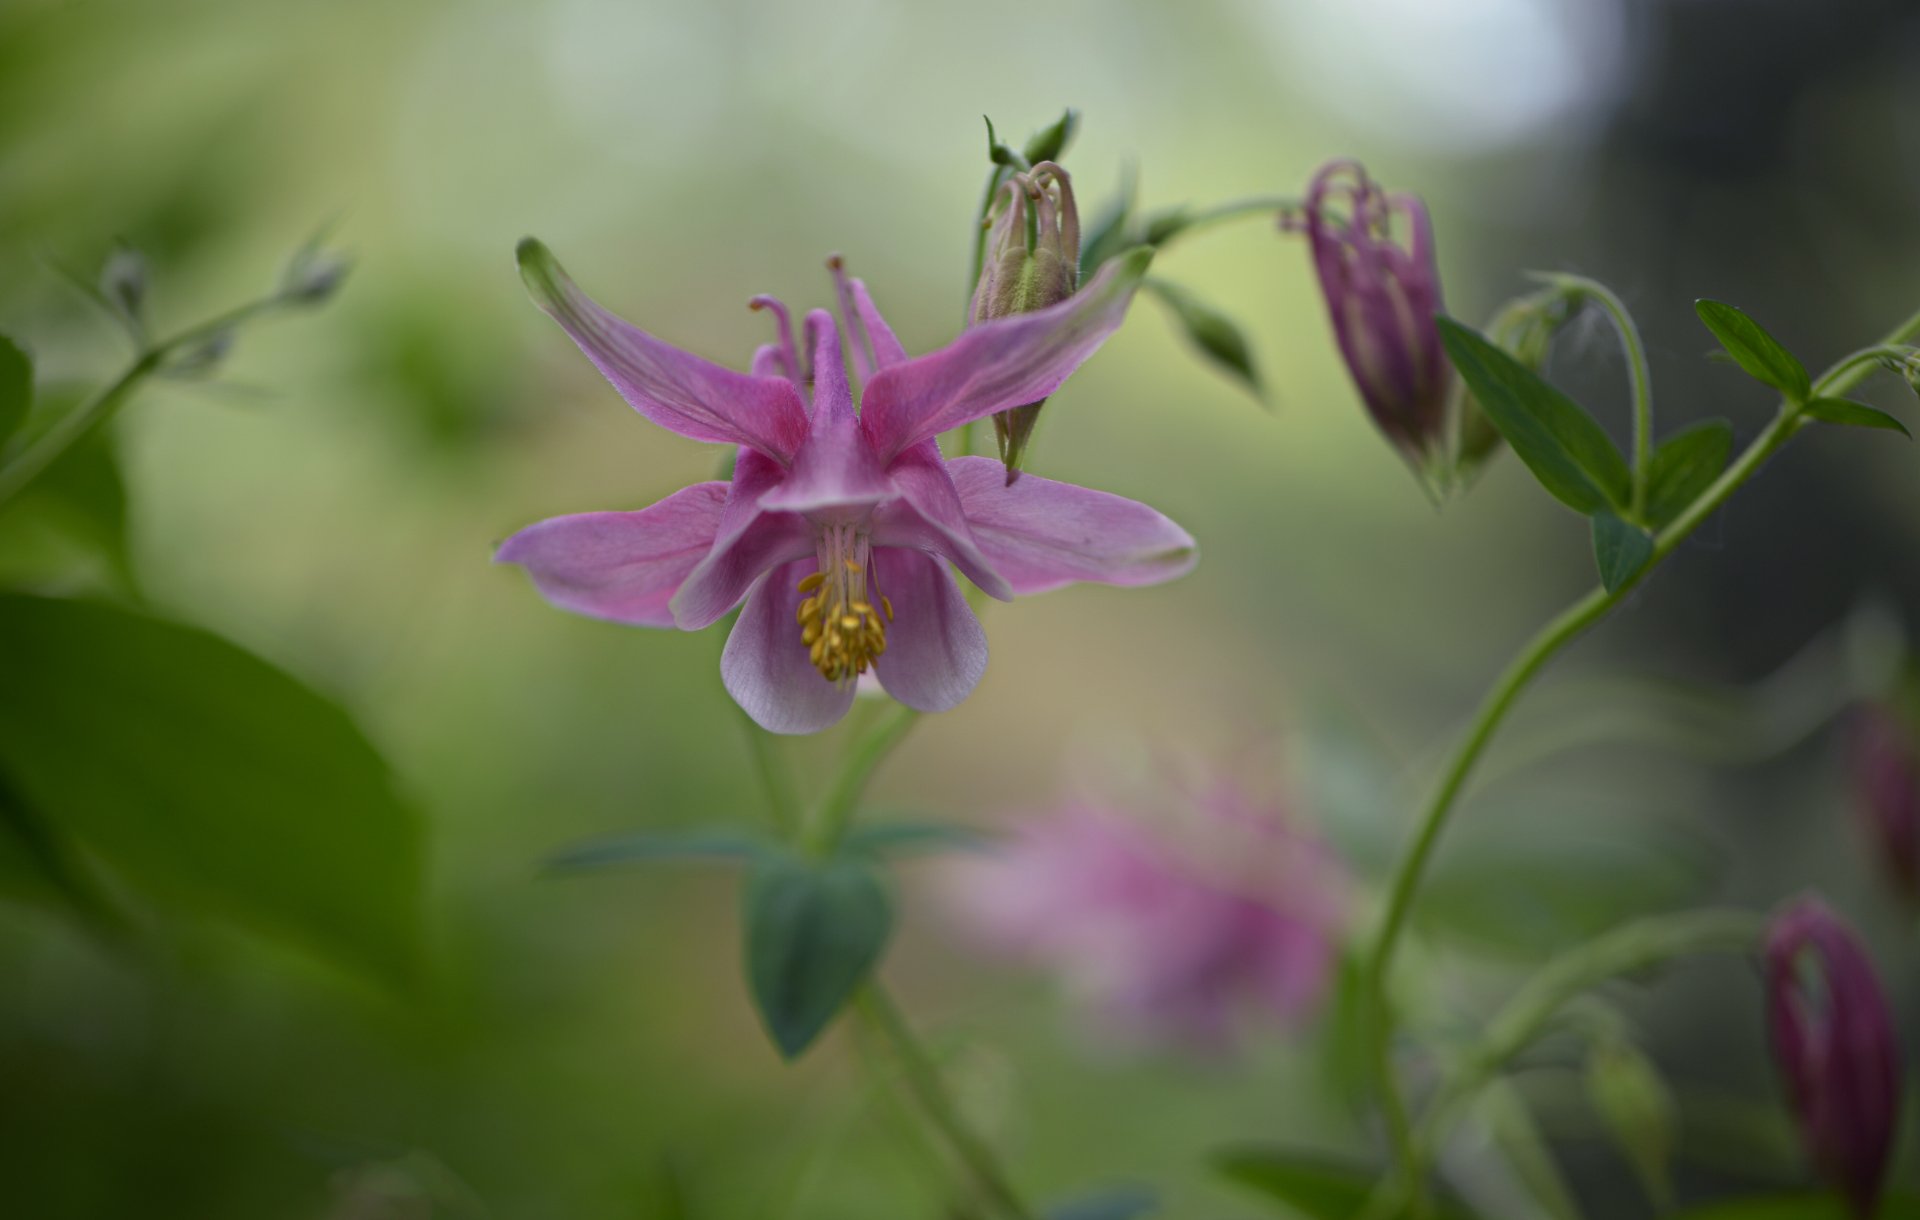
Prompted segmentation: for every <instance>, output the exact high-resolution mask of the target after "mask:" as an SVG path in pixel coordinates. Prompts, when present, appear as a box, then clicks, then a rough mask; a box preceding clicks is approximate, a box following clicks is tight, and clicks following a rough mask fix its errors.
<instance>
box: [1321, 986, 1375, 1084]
mask: <svg viewBox="0 0 1920 1220" xmlns="http://www.w3.org/2000/svg"><path fill="white" fill-rule="evenodd" d="M1366 1004H1367V987H1366V962H1365V961H1364V960H1362V958H1361V955H1360V953H1359V952H1357V951H1353V950H1349V951H1347V952H1343V953H1342V954H1341V955H1340V963H1339V966H1338V968H1337V970H1336V972H1335V974H1334V980H1333V995H1332V997H1331V998H1330V1002H1329V1003H1328V1004H1327V1005H1326V1007H1325V1011H1323V1012H1322V1013H1321V1015H1320V1018H1319V1020H1318V1022H1317V1023H1316V1025H1315V1030H1316V1037H1317V1047H1316V1053H1315V1055H1314V1057H1313V1061H1314V1062H1315V1063H1316V1064H1317V1065H1318V1067H1319V1070H1320V1075H1321V1077H1322V1078H1323V1079H1324V1080H1325V1081H1326V1083H1327V1085H1328V1087H1329V1089H1330V1091H1331V1092H1332V1093H1333V1094H1334V1095H1335V1096H1337V1097H1340V1098H1342V1099H1344V1100H1346V1101H1349V1102H1352V1103H1355V1104H1356V1105H1357V1104H1359V1103H1361V1102H1362V1101H1363V1100H1364V1099H1365V1098H1366V1097H1367V1091H1368V1089H1369V1088H1371V1086H1372V1083H1373V1062H1372V1059H1371V1057H1370V1056H1371V1054H1372V1052H1371V1050H1370V1048H1369V1047H1368V1045H1367V1037H1366V1029H1367V1027H1366V1025H1365V1022H1366V1021H1367V1019H1368V1016H1367V1012H1366Z"/></svg>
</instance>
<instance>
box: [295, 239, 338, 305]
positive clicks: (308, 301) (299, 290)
mask: <svg viewBox="0 0 1920 1220" xmlns="http://www.w3.org/2000/svg"><path fill="white" fill-rule="evenodd" d="M351 270H353V264H352V263H351V262H349V261H348V260H347V258H346V257H345V256H343V255H339V254H333V253H329V252H327V251H325V250H317V249H305V250H302V251H300V253H298V254H296V255H294V257H293V261H291V262H290V263H288V264H287V271H286V274H285V275H284V276H282V277H281V279H280V295H281V296H282V297H284V298H286V299H287V300H289V301H295V302H298V303H299V304H302V305H318V304H321V303H322V302H324V301H325V300H326V299H327V298H328V297H330V296H332V295H333V294H334V292H335V291H336V290H338V289H339V287H340V282H341V281H342V280H344V279H346V278H347V272H349V271H351Z"/></svg>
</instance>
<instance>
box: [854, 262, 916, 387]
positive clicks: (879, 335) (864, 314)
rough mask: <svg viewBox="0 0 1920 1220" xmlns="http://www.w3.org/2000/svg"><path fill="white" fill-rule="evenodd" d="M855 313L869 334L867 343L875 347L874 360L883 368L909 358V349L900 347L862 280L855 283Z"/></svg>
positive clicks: (898, 341)
mask: <svg viewBox="0 0 1920 1220" xmlns="http://www.w3.org/2000/svg"><path fill="white" fill-rule="evenodd" d="M853 311H854V313H855V314H856V315H858V317H859V319H860V325H861V327H862V328H864V329H865V330H866V332H867V341H868V342H869V343H871V344H872V345H873V356H874V359H875V361H876V362H878V364H879V366H880V367H881V368H886V367H887V366H888V365H889V364H899V363H900V362H901V361H902V360H905V359H906V358H907V349H906V348H904V347H902V346H900V340H898V339H896V338H894V334H893V328H892V327H891V326H888V325H887V320H886V319H885V318H883V317H881V316H880V309H879V307H878V306H876V305H875V304H874V303H873V298H872V297H871V296H869V295H867V285H866V283H865V282H864V281H862V280H855V281H853Z"/></svg>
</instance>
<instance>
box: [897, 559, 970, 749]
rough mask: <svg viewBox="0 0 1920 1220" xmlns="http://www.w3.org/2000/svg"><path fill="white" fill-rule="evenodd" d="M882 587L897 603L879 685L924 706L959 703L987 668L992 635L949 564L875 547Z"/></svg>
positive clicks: (909, 702) (940, 707) (918, 706)
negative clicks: (982, 626) (957, 583)
mask: <svg viewBox="0 0 1920 1220" xmlns="http://www.w3.org/2000/svg"><path fill="white" fill-rule="evenodd" d="M873 563H874V567H875V568H876V569H877V570H878V574H879V592H881V593H883V594H885V595H886V596H887V598H888V599H889V600H890V601H892V603H893V621H892V622H890V623H888V624H887V651H886V652H885V653H883V654H882V655H881V656H880V658H879V660H877V661H875V662H874V665H873V669H874V672H875V673H876V674H878V675H879V676H880V685H882V686H884V687H886V688H887V693H888V694H889V695H892V696H893V697H894V698H895V699H898V700H899V701H900V702H902V703H904V704H906V705H907V706H908V707H911V708H916V709H918V710H919V711H923V712H944V711H946V710H947V709H948V708H951V707H954V706H957V705H958V704H959V703H960V701H961V700H963V699H965V698H966V697H967V696H968V695H970V694H972V693H973V688H974V687H975V686H978V685H979V684H980V675H981V674H984V673H985V672H986V671H987V636H986V633H985V632H984V631H982V630H980V620H979V619H977V618H975V617H974V616H973V610H972V609H971V608H969V607H968V605H967V599H966V598H964V597H962V596H960V590H959V589H958V588H956V587H955V586H954V583H953V578H952V577H950V576H948V575H947V569H946V565H945V564H942V563H941V562H939V561H938V560H936V559H932V558H929V557H928V556H926V555H923V554H921V553H920V552H918V551H907V550H900V549H898V548H895V547H887V548H884V549H879V550H876V551H874V553H873Z"/></svg>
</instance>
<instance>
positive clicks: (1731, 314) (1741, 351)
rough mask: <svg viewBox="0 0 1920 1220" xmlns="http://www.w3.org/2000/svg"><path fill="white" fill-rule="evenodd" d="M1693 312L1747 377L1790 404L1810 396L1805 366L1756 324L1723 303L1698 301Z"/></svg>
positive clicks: (1811, 391) (1810, 389)
mask: <svg viewBox="0 0 1920 1220" xmlns="http://www.w3.org/2000/svg"><path fill="white" fill-rule="evenodd" d="M1693 309H1694V312H1695V313H1697V314H1699V315H1700V320H1701V321H1702V322H1704V323H1706V324H1707V329H1708V330H1710V331H1712V332H1713V337H1714V338H1716V339H1718V340H1719V341H1720V346H1721V347H1723V348H1725V349H1726V350H1727V355H1729V356H1731V357H1733V362H1734V363H1735V364H1737V365H1739V366H1740V367H1741V368H1742V369H1744V370H1745V371H1746V374H1747V376H1749V377H1751V378H1753V379H1754V380H1755V381H1759V382H1762V383H1764V384H1766V385H1770V386H1772V387H1773V388H1774V389H1776V390H1778V391H1780V392H1781V393H1782V394H1784V395H1786V396H1787V399H1788V400H1789V401H1791V402H1795V403H1803V402H1805V401H1806V400H1807V398H1808V396H1809V395H1811V394H1812V393H1813V383H1812V381H1811V380H1810V379H1809V378H1808V376H1807V366H1806V365H1804V364H1801V363H1800V361H1799V359H1798V358H1797V357H1795V356H1794V354H1793V353H1792V352H1790V351H1788V350H1787V349H1786V348H1784V347H1782V346H1781V345H1780V341H1779V340H1778V339H1775V338H1774V337H1773V336H1772V335H1770V334H1768V333H1767V331H1766V328H1765V327H1763V326H1761V325H1760V324H1759V323H1758V322H1756V321H1754V320H1753V319H1752V318H1750V317H1748V316H1747V315H1746V314H1744V313H1742V312H1740V311H1739V310H1738V309H1735V308H1734V307H1733V306H1731V305H1728V304H1726V303H1725V302H1723V301H1711V300H1705V299H1702V300H1698V301H1695V302H1694V303H1693Z"/></svg>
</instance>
